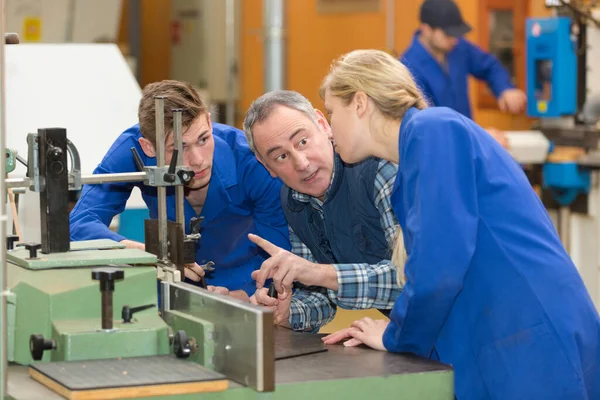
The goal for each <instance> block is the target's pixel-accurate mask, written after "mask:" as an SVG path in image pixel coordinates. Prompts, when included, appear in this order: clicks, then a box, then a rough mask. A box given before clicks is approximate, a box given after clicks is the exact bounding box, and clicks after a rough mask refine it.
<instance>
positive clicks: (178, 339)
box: [173, 331, 192, 358]
mask: <svg viewBox="0 0 600 400" xmlns="http://www.w3.org/2000/svg"><path fill="white" fill-rule="evenodd" d="M173 350H174V352H175V355H176V356H177V358H188V357H189V356H190V354H192V346H191V345H190V341H189V339H188V336H187V334H186V333H185V331H177V333H175V337H174V338H173Z"/></svg>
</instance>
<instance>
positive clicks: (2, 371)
mask: <svg viewBox="0 0 600 400" xmlns="http://www.w3.org/2000/svg"><path fill="white" fill-rule="evenodd" d="M4 65H5V63H4V0H0V154H2V157H3V158H4V153H5V152H6V126H5V119H4V116H5V114H4V107H5V104H6V102H5V95H6V93H5V91H6V85H5V79H4ZM5 169H6V168H5V162H4V160H2V161H1V162H0V302H1V304H0V335H1V336H0V337H1V339H0V399H4V398H5V397H6V396H7V394H8V393H7V392H6V388H7V384H6V383H7V381H8V378H7V373H8V364H7V356H8V354H7V349H8V347H7V338H6V331H7V325H6V244H5V243H6V187H5V185H4V178H5V176H6V171H5Z"/></svg>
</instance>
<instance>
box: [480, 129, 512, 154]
mask: <svg viewBox="0 0 600 400" xmlns="http://www.w3.org/2000/svg"><path fill="white" fill-rule="evenodd" d="M486 131H487V132H488V133H489V134H490V135H492V137H493V138H494V139H496V141H497V142H498V143H500V144H501V145H502V147H504V148H505V149H507V150H508V147H509V146H508V145H509V143H508V138H507V137H506V133H504V131H501V130H500V129H496V128H487V129H486Z"/></svg>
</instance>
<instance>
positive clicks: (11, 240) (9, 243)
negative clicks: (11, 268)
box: [6, 235, 19, 250]
mask: <svg viewBox="0 0 600 400" xmlns="http://www.w3.org/2000/svg"><path fill="white" fill-rule="evenodd" d="M18 241H19V236H17V235H8V236H6V250H12V249H14V248H15V243H16V242H18Z"/></svg>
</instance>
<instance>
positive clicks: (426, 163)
mask: <svg viewBox="0 0 600 400" xmlns="http://www.w3.org/2000/svg"><path fill="white" fill-rule="evenodd" d="M399 150H400V164H399V169H398V176H397V179H396V184H395V187H394V191H393V195H392V204H393V207H394V211H395V213H396V215H397V217H398V220H399V222H400V224H401V226H402V228H403V230H404V242H405V246H406V249H407V253H408V259H407V263H406V266H405V272H406V277H407V283H406V287H405V288H404V291H403V293H402V294H401V295H400V296H399V297H398V299H397V300H396V303H395V305H394V308H393V310H392V314H391V322H390V324H389V326H388V328H387V329H386V331H385V334H384V337H383V343H384V345H385V347H386V348H387V349H388V350H389V351H395V352H413V353H416V354H419V355H421V356H424V357H429V358H432V359H437V360H440V361H442V362H445V363H448V364H452V366H453V367H454V371H455V392H456V396H457V397H458V399H459V400H463V399H477V400H483V399H501V400H509V399H540V400H541V399H543V400H549V399H590V400H592V399H600V318H599V317H598V312H597V311H596V309H595V307H594V305H593V303H592V300H591V299H590V295H589V293H588V292H587V290H586V288H585V286H584V284H583V281H582V279H581V277H580V275H579V273H578V272H577V270H576V268H575V266H574V265H573V263H572V261H571V259H570V258H569V256H568V255H567V253H566V251H565V249H564V248H563V246H562V244H561V242H560V240H559V238H558V235H557V233H556V230H555V228H554V226H553V225H552V222H551V220H550V218H549V216H548V214H547V212H546V210H545V208H544V206H543V205H542V203H541V201H540V199H539V198H538V196H537V195H536V193H535V192H534V191H533V189H532V188H531V185H530V184H529V182H528V181H527V179H526V177H525V174H524V173H523V171H522V169H521V168H520V167H519V165H518V164H517V163H516V162H515V161H514V160H513V159H512V158H511V156H510V155H509V153H508V152H507V151H505V150H504V149H503V148H502V147H501V146H500V145H499V144H498V143H496V141H495V140H494V139H493V138H492V137H491V136H490V135H489V134H487V132H485V131H484V130H483V129H482V128H480V127H479V126H477V125H476V124H475V123H474V122H473V121H471V120H469V119H467V118H465V117H463V116H461V115H459V114H458V113H456V112H454V111H452V110H450V109H448V108H429V109H425V110H422V111H418V110H416V109H414V108H413V109H410V110H408V111H407V113H406V115H405V116H404V119H403V120H402V125H401V128H400V140H399Z"/></svg>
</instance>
